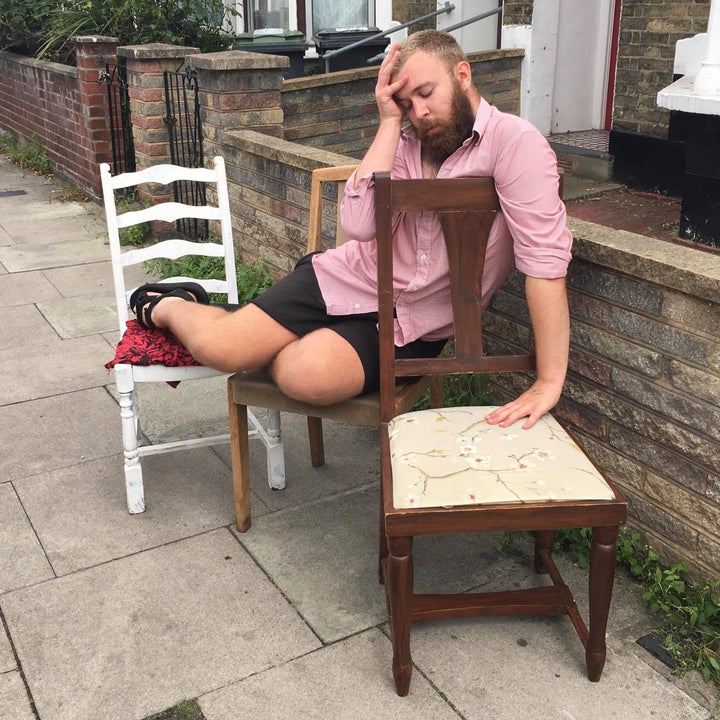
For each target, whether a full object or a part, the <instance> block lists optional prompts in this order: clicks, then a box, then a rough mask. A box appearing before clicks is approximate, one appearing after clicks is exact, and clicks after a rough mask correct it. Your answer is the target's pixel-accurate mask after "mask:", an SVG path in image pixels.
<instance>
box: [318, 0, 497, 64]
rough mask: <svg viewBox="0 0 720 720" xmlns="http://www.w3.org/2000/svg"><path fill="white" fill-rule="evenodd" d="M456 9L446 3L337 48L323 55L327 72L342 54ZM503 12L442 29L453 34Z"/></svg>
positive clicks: (376, 59) (493, 9)
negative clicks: (333, 61)
mask: <svg viewBox="0 0 720 720" xmlns="http://www.w3.org/2000/svg"><path fill="white" fill-rule="evenodd" d="M454 9H455V6H454V5H453V4H452V3H450V2H446V3H445V5H444V6H443V7H441V8H440V9H438V10H434V11H433V12H431V13H427V15H422V16H420V17H417V18H415V19H414V20H408V21H407V22H404V23H402V24H401V25H395V26H394V27H391V28H389V29H388V30H383V31H382V32H378V33H375V34H374V35H368V36H367V37H364V38H361V39H360V40H357V41H356V42H354V43H350V44H349V45H344V46H343V47H341V48H336V49H335V50H329V51H328V52H325V53H323V56H322V58H323V60H324V61H325V72H326V73H327V72H330V61H331V60H332V59H333V58H335V57H337V56H338V55H341V54H342V53H345V52H349V51H350V50H354V49H355V48H358V47H360V46H361V45H366V44H367V43H371V42H373V41H375V40H378V39H379V38H384V37H387V36H388V35H392V33H395V32H397V31H398V30H403V29H404V28H406V27H410V26H411V25H416V24H417V23H420V22H423V21H424V20H428V19H430V18H434V17H437V16H438V15H442V14H444V13H449V12H452V11H453V10H454ZM501 12H502V5H501V4H499V5H498V7H496V8H492V10H487V11H486V12H483V13H480V14H479V15H475V16H473V17H471V18H468V19H467V20H462V21H461V22H458V23H455V24H454V25H451V26H449V27H446V28H442V29H443V30H444V31H445V32H451V31H452V30H458V29H459V28H461V27H465V25H470V24H471V23H474V22H478V20H484V19H485V18H488V17H492V16H493V15H498V14H500V13H501ZM383 55H384V53H380V54H379V55H376V56H375V57H372V58H370V59H368V63H372V62H379V61H380V60H382V58H383Z"/></svg>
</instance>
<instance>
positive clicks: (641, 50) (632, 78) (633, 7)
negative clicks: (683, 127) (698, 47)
mask: <svg viewBox="0 0 720 720" xmlns="http://www.w3.org/2000/svg"><path fill="white" fill-rule="evenodd" d="M709 7H710V5H709V2H707V0H706V1H705V2H702V1H699V0H673V1H672V2H647V0H623V4H622V16H621V18H620V38H619V47H618V61H617V74H616V84H615V105H614V109H613V129H614V130H621V131H625V132H633V133H639V134H642V135H649V136H654V137H663V138H664V137H666V136H667V131H668V123H669V118H670V113H669V112H668V111H667V110H665V109H664V108H659V107H657V102H656V98H657V94H658V92H659V91H660V90H662V89H663V88H664V87H667V86H668V85H670V83H671V82H672V81H673V62H674V59H675V43H676V42H677V41H678V40H681V39H682V38H686V37H691V36H692V35H695V34H697V33H700V32H705V31H706V29H707V21H708V14H709Z"/></svg>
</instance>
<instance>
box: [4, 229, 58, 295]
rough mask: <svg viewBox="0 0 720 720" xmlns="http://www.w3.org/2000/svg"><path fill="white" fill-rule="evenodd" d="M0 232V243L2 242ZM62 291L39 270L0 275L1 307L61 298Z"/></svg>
mask: <svg viewBox="0 0 720 720" xmlns="http://www.w3.org/2000/svg"><path fill="white" fill-rule="evenodd" d="M1 237H2V233H0V243H1V242H2V239H1ZM60 297H61V294H60V292H58V290H57V289H56V287H54V286H53V283H51V282H50V281H49V280H48V278H47V277H46V276H45V273H42V272H40V271H39V270H35V271H31V272H25V273H8V274H6V275H0V307H15V306H17V305H29V304H31V303H36V302H40V301H42V300H59V299H60Z"/></svg>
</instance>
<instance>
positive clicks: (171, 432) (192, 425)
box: [106, 350, 229, 453]
mask: <svg viewBox="0 0 720 720" xmlns="http://www.w3.org/2000/svg"><path fill="white" fill-rule="evenodd" d="M112 356H113V351H112V350H111V351H110V352H109V353H108V357H107V359H106V360H110V358H111V357H112ZM113 378H114V373H112V372H111V373H110V380H112V379H113ZM108 389H109V390H110V392H111V393H112V394H113V397H115V398H116V399H117V390H116V388H115V385H114V384H111V385H109V387H108ZM137 396H138V407H139V408H140V425H141V428H142V431H143V435H145V437H146V438H148V439H149V440H150V442H152V443H158V442H171V441H174V440H182V439H186V438H194V437H203V436H206V435H224V434H225V433H227V432H229V429H228V427H229V426H228V410H227V376H226V375H218V376H216V377H210V378H200V379H198V380H189V381H183V382H181V383H180V384H179V385H178V386H177V387H171V386H170V385H168V384H167V383H165V382H160V383H140V384H138V386H137ZM228 448H229V446H228ZM228 453H229V449H228Z"/></svg>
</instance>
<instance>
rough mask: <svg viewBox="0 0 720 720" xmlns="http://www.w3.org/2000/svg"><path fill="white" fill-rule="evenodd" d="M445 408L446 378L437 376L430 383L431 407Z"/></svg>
mask: <svg viewBox="0 0 720 720" xmlns="http://www.w3.org/2000/svg"><path fill="white" fill-rule="evenodd" d="M444 406H445V378H444V377H443V376H442V375H437V376H435V377H434V378H433V379H432V380H431V381H430V407H431V408H441V407H444Z"/></svg>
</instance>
